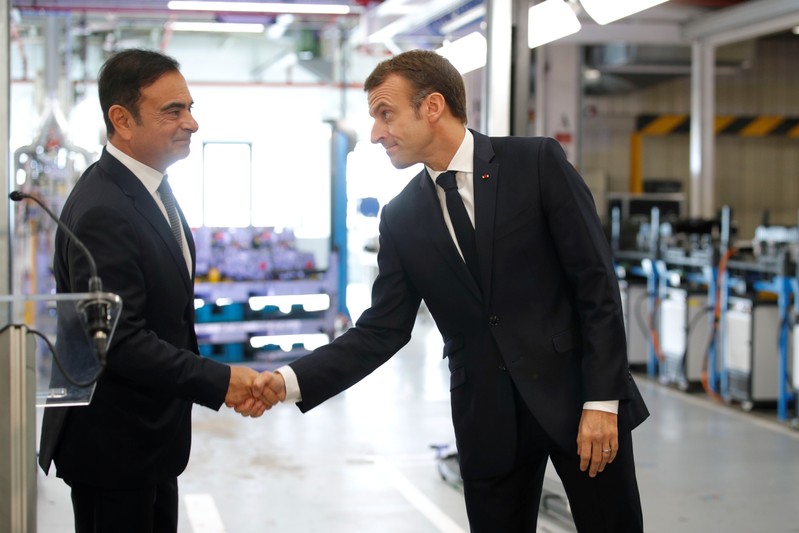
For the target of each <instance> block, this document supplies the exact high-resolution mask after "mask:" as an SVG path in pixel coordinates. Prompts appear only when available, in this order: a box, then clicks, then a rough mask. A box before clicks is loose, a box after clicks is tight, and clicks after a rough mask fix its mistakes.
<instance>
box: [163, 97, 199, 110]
mask: <svg viewBox="0 0 799 533" xmlns="http://www.w3.org/2000/svg"><path fill="white" fill-rule="evenodd" d="M193 105H194V101H193V100H192V101H191V102H189V105H186V104H185V103H183V102H169V103H167V104H166V105H164V106H163V107H161V111H172V110H174V109H191V107H192V106H193Z"/></svg>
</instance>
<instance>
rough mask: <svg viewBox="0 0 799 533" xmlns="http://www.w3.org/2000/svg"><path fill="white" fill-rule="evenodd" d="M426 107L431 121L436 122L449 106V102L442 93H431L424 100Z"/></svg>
mask: <svg viewBox="0 0 799 533" xmlns="http://www.w3.org/2000/svg"><path fill="white" fill-rule="evenodd" d="M423 105H424V108H425V111H426V113H427V118H428V120H430V121H431V122H435V121H437V120H438V119H440V118H441V116H442V115H443V114H444V110H445V109H446V108H447V102H446V100H444V96H443V95H442V94H441V93H430V94H428V95H427V98H425V101H424V104H423Z"/></svg>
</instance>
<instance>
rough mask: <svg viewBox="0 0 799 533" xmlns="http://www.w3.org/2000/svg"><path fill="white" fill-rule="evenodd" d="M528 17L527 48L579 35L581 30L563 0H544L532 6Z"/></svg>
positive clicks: (572, 12)
mask: <svg viewBox="0 0 799 533" xmlns="http://www.w3.org/2000/svg"><path fill="white" fill-rule="evenodd" d="M603 1H607V0H603ZM613 1H614V2H615V1H616V0H613ZM527 16H528V21H527V46H529V47H530V48H535V47H536V46H541V45H542V44H546V43H549V42H552V41H556V40H558V39H560V38H562V37H566V36H567V35H571V34H573V33H577V32H578V31H579V30H580V28H581V25H580V21H579V20H577V15H575V14H574V10H572V8H571V7H570V6H569V4H567V3H566V2H564V1H563V0H544V1H543V2H541V3H540V4H536V5H534V6H532V7H531V8H530V11H528V12H527Z"/></svg>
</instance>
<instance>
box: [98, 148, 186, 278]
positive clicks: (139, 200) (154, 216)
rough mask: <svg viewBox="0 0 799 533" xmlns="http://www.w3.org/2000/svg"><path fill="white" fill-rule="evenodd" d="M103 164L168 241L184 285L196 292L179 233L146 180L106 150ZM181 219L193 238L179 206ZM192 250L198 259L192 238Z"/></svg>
mask: <svg viewBox="0 0 799 533" xmlns="http://www.w3.org/2000/svg"><path fill="white" fill-rule="evenodd" d="M100 165H101V166H102V168H103V169H104V170H105V171H106V172H107V173H108V174H109V175H111V176H113V178H112V179H113V180H114V181H115V182H116V183H117V184H118V185H119V187H120V189H122V192H124V193H125V195H126V196H128V197H129V198H130V199H131V201H132V202H133V207H134V208H135V209H136V210H137V211H138V212H139V213H141V215H142V218H143V219H144V220H145V221H146V222H147V223H148V224H150V226H152V228H153V230H154V231H155V232H156V233H157V234H158V235H159V236H160V237H161V239H162V240H163V241H164V244H165V245H166V247H167V248H168V249H169V255H170V256H172V260H173V261H174V262H175V264H176V266H177V268H178V271H179V272H180V274H181V279H183V284H184V286H185V287H186V290H188V291H190V292H193V291H194V288H193V286H192V280H191V277H189V270H188V268H187V267H186V259H185V258H184V257H183V251H182V250H181V249H180V248H179V247H178V243H177V241H176V240H175V236H174V235H173V234H172V228H170V227H169V222H167V220H166V218H164V214H163V213H161V210H160V209H159V208H158V205H157V204H156V203H155V200H153V197H152V196H151V195H150V193H149V191H147V189H146V188H145V187H144V185H142V182H141V181H140V180H139V178H137V177H136V176H135V175H134V174H133V173H132V172H131V171H130V170H128V168H127V167H126V166H125V165H123V164H122V163H120V162H119V160H117V159H116V158H115V157H113V156H111V155H109V154H107V153H106V152H105V151H103V155H102V157H101V158H100ZM178 213H179V214H180V218H181V222H182V224H183V231H184V233H185V234H186V238H187V239H190V236H191V233H190V232H189V231H187V228H188V226H187V225H186V222H185V220H184V219H183V213H182V212H181V211H180V209H178ZM190 243H191V244H190V245H189V249H190V250H192V261H193V260H194V251H193V248H194V246H193V242H191V240H190Z"/></svg>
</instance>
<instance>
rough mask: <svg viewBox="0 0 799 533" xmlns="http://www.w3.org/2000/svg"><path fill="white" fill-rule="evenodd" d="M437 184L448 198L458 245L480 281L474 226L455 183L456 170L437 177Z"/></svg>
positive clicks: (467, 263) (471, 270) (448, 208)
mask: <svg viewBox="0 0 799 533" xmlns="http://www.w3.org/2000/svg"><path fill="white" fill-rule="evenodd" d="M436 184H438V186H439V187H441V188H442V189H444V193H445V197H446V199H447V211H449V218H450V220H451V221H452V227H453V229H454V230H455V237H456V238H457V239H458V246H459V247H460V249H461V253H462V254H463V259H464V260H465V261H466V266H467V267H469V271H470V272H471V273H472V276H473V277H474V279H475V281H477V282H478V283H479V282H480V271H479V269H478V266H477V245H476V244H475V240H474V227H472V222H471V220H469V214H468V213H467V212H466V207H465V206H464V205H463V199H462V198H461V195H460V194H458V185H457V184H456V183H455V172H454V171H452V170H448V171H447V172H444V173H443V174H441V175H440V176H439V177H438V178H436Z"/></svg>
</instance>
